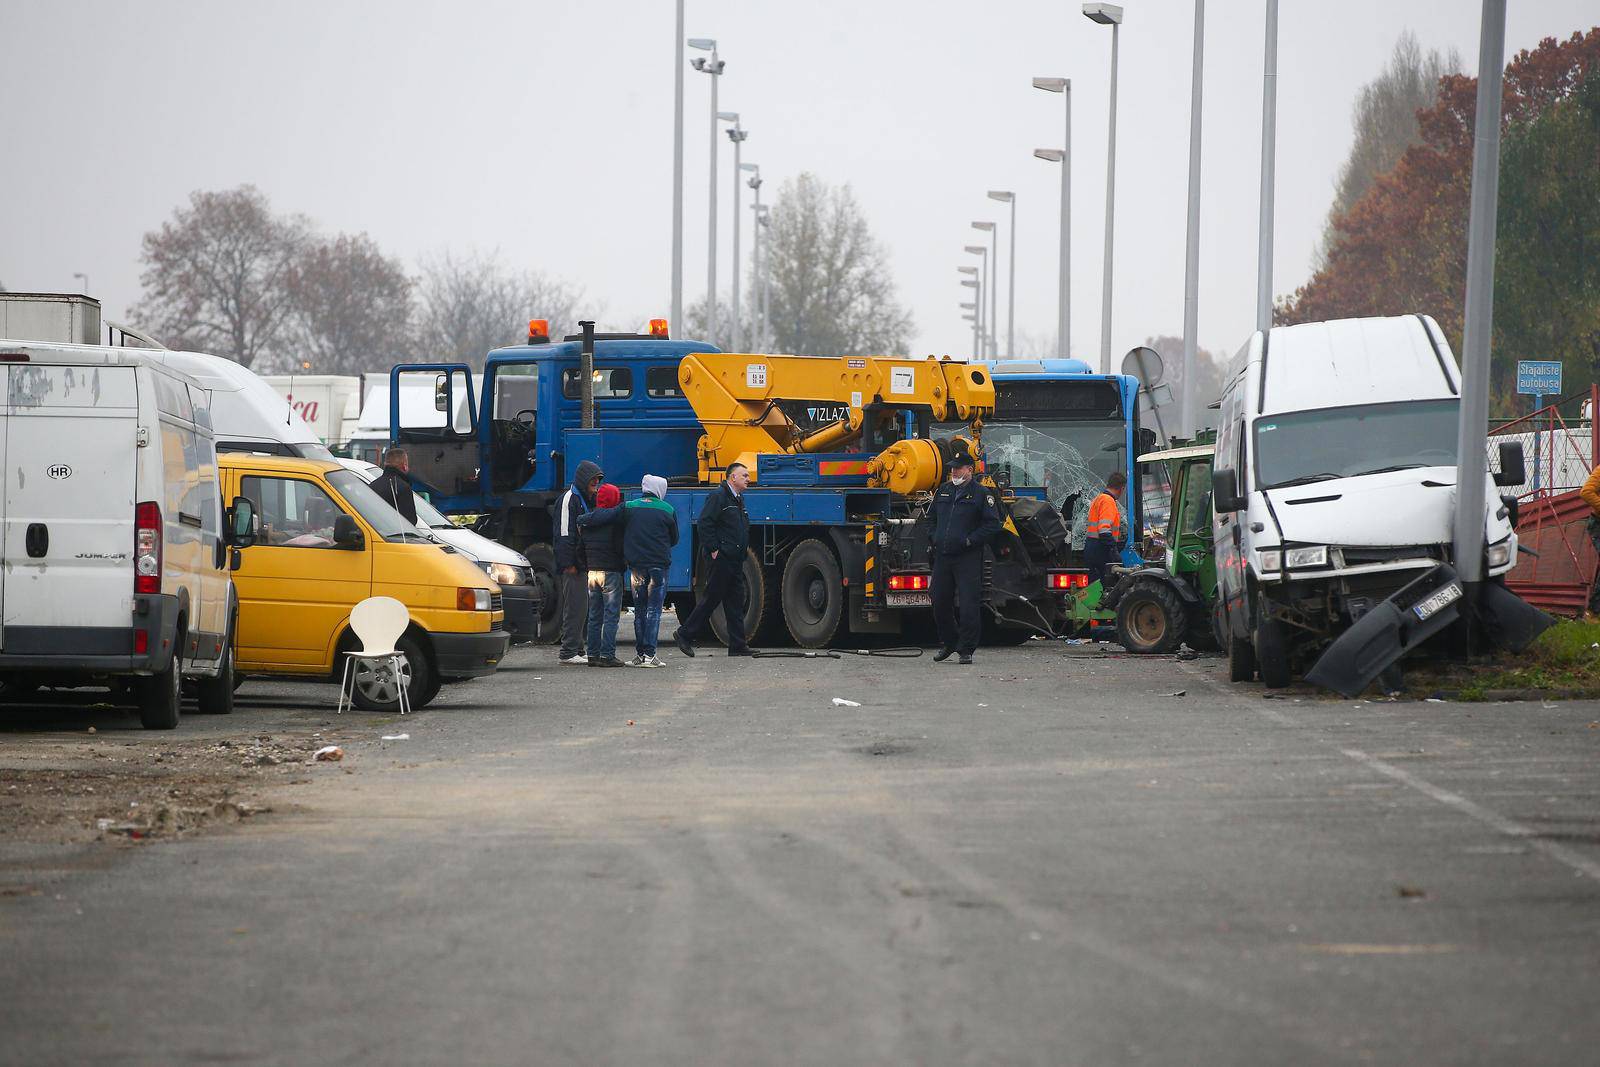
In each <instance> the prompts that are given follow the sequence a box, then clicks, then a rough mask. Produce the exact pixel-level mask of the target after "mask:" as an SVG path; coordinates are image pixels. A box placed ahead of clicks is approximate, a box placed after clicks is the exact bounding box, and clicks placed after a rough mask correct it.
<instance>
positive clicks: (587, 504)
mask: <svg viewBox="0 0 1600 1067" xmlns="http://www.w3.org/2000/svg"><path fill="white" fill-rule="evenodd" d="M605 480H606V476H605V472H603V471H602V470H601V469H600V466H599V464H597V463H591V462H589V461H588V460H584V461H583V462H582V463H580V464H578V472H577V474H576V475H575V476H574V477H573V479H572V484H571V485H570V486H568V487H567V491H566V492H564V493H562V494H561V498H560V499H559V500H558V501H556V516H555V519H556V522H555V534H556V536H555V544H554V546H553V547H554V549H555V555H556V574H557V575H558V576H559V577H558V578H557V581H558V583H559V588H560V596H561V657H560V661H561V663H562V664H563V665H565V666H569V667H570V666H583V665H585V664H587V663H588V662H589V658H588V657H587V656H585V655H584V649H583V639H584V631H585V629H586V628H587V625H588V619H589V565H588V563H587V561H586V560H585V559H584V552H583V541H582V540H581V539H580V538H579V537H578V516H580V515H583V514H585V513H587V512H589V511H591V510H593V508H594V497H595V492H596V490H598V489H599V488H600V483H601V482H604V481H605Z"/></svg>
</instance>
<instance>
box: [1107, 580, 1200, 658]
mask: <svg viewBox="0 0 1600 1067" xmlns="http://www.w3.org/2000/svg"><path fill="white" fill-rule="evenodd" d="M1187 624H1188V613H1187V612H1186V611H1185V610H1184V607H1183V601H1182V600H1180V599H1179V598H1178V594H1177V593H1175V592H1173V590H1172V587H1171V586H1169V585H1167V584H1166V583H1165V582H1159V581H1151V580H1148V579H1146V580H1144V581H1141V582H1138V583H1137V584H1135V585H1134V587H1133V588H1132V589H1130V590H1128V592H1127V593H1126V594H1124V595H1123V597H1122V602H1121V603H1119V604H1118V605H1117V643H1118V644H1120V645H1121V646H1122V647H1123V648H1125V649H1127V650H1128V651H1129V652H1137V653H1139V654H1141V655H1147V656H1162V655H1166V654H1167V653H1168V652H1172V651H1174V650H1175V649H1177V647H1178V645H1179V644H1180V643H1181V642H1182V641H1183V635H1184V629H1185V627H1186V626H1187Z"/></svg>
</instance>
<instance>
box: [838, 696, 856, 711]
mask: <svg viewBox="0 0 1600 1067" xmlns="http://www.w3.org/2000/svg"><path fill="white" fill-rule="evenodd" d="M833 706H834V707H836V708H859V707H860V706H861V702H860V701H859V700H846V699H845V698H844V697H834V698H833Z"/></svg>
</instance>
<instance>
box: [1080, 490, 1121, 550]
mask: <svg viewBox="0 0 1600 1067" xmlns="http://www.w3.org/2000/svg"><path fill="white" fill-rule="evenodd" d="M1121 526H1122V516H1121V514H1120V513H1118V511H1117V500H1116V498H1115V497H1113V496H1112V495H1111V494H1110V493H1101V494H1100V495H1099V496H1097V497H1095V498H1094V503H1092V504H1090V505H1089V527H1088V535H1089V537H1090V539H1096V538H1100V537H1109V538H1111V539H1112V540H1116V537H1117V532H1118V530H1119V529H1120V528H1121Z"/></svg>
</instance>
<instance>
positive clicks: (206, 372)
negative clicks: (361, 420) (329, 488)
mask: <svg viewBox="0 0 1600 1067" xmlns="http://www.w3.org/2000/svg"><path fill="white" fill-rule="evenodd" d="M150 358H151V359H152V360H160V361H161V362H162V363H163V364H164V365H165V366H167V367H170V368H172V369H173V370H175V371H177V372H178V373H180V374H186V375H188V376H189V377H191V378H193V379H194V380H195V381H197V382H199V383H200V385H201V386H202V387H204V388H205V389H206V390H207V391H209V392H210V393H211V416H212V421H213V422H214V423H215V425H216V428H217V451H218V452H263V453H266V454H268V455H273V456H298V457H300V458H301V459H332V458H333V453H332V452H330V451H328V446H327V445H325V444H323V443H322V441H321V440H320V439H319V438H318V437H317V435H316V433H315V432H314V431H313V430H312V429H311V427H309V426H307V425H306V422H305V420H304V419H302V418H301V417H300V416H299V415H297V414H295V412H294V410H293V409H292V408H290V406H289V402H288V401H287V400H285V399H284V398H283V397H282V396H281V395H280V394H279V393H278V391H277V390H276V389H274V388H272V386H270V385H268V384H267V383H266V382H265V381H264V380H262V377H261V375H259V374H257V373H256V372H255V371H253V370H251V369H250V368H249V367H241V366H240V365H239V364H237V363H235V362H234V361H233V360H231V359H225V358H223V357H222V356H212V355H208V354H206V353H204V352H169V351H161V352H152V353H150Z"/></svg>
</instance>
